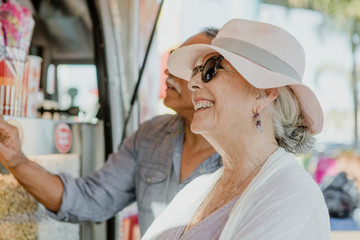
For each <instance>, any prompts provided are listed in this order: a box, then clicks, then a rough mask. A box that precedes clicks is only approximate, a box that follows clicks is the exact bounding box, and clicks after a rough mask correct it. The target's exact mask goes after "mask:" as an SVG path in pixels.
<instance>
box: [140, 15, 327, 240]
mask: <svg viewBox="0 0 360 240" xmlns="http://www.w3.org/2000/svg"><path fill="white" fill-rule="evenodd" d="M304 62H305V56H304V52H303V49H302V46H301V45H300V43H299V42H298V41H297V39H295V38H294V37H293V36H292V35H290V34H289V33H288V32H286V31H285V30H283V29H281V28H279V27H276V26H274V25H271V24H266V23H261V22H255V21H249V20H242V19H234V20H231V21H229V22H228V23H226V24H225V25H224V26H223V27H222V28H221V29H220V31H219V33H218V35H217V36H216V38H215V39H214V40H213V41H212V42H211V44H195V45H191V46H184V47H181V48H179V49H177V50H176V51H174V52H173V53H172V54H171V56H170V58H169V60H168V69H169V72H170V73H171V74H173V75H175V76H177V77H180V78H183V79H186V80H188V81H189V83H188V87H189V89H190V90H191V91H192V94H191V97H192V101H193V104H194V105H195V114H194V119H193V121H192V123H191V130H192V131H193V132H196V133H200V134H201V135H202V136H204V137H205V139H206V140H208V141H209V142H210V143H211V145H212V146H213V147H214V148H215V150H216V151H217V152H218V153H220V155H221V157H222V160H223V164H224V166H223V168H221V169H219V170H218V171H217V172H215V173H214V174H211V175H208V176H203V177H199V178H197V179H196V180H194V181H193V182H191V183H190V184H189V185H187V186H186V187H185V188H184V189H183V190H182V191H180V192H179V193H178V195H177V196H176V197H175V198H174V200H173V201H172V203H171V204H170V205H169V207H168V208H167V210H166V211H165V212H164V213H163V214H162V215H161V216H160V217H159V218H158V219H156V220H155V222H154V223H153V224H152V226H151V227H150V228H149V230H148V232H147V233H146V234H145V236H144V239H264V240H265V239H304V240H305V239H306V240H309V239H310V240H315V239H316V240H319V239H320V240H322V239H324V240H325V239H329V238H330V225H329V215H328V212H327V208H326V205H325V202H324V198H323V195H322V193H321V191H320V189H319V187H318V186H317V185H316V183H315V182H314V181H313V179H312V178H311V177H310V176H309V174H308V173H307V172H306V171H305V170H304V169H303V168H302V167H301V166H299V164H298V163H297V162H296V160H295V159H294V157H293V155H292V154H290V153H295V154H299V153H303V152H307V151H310V150H311V148H312V147H313V144H314V138H313V135H315V134H317V133H319V132H320V131H321V129H322V125H323V116H322V110H321V107H320V104H319V102H318V100H317V98H316V96H315V95H314V93H313V92H312V90H311V89H310V88H308V87H307V86H305V85H304V84H302V82H301V79H302V75H303V71H304ZM184 209H185V210H184ZM259 226H261V227H259Z"/></svg>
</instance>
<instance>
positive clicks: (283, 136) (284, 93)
mask: <svg viewBox="0 0 360 240" xmlns="http://www.w3.org/2000/svg"><path fill="white" fill-rule="evenodd" d="M272 106H273V107H272V110H273V111H272V112H273V122H274V127H275V138H276V141H277V143H278V145H279V146H280V147H283V148H284V149H285V150H286V151H288V152H291V153H294V154H305V153H309V152H310V151H311V150H312V148H313V147H314V145H315V138H314V137H313V135H312V134H311V133H310V131H309V129H308V127H306V126H304V116H303V114H302V112H301V109H300V105H299V102H298V100H297V98H296V96H295V94H294V92H293V91H292V90H291V88H290V87H280V88H278V97H277V99H276V100H275V101H274V104H273V105H272Z"/></svg>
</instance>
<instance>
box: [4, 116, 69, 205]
mask: <svg viewBox="0 0 360 240" xmlns="http://www.w3.org/2000/svg"><path fill="white" fill-rule="evenodd" d="M0 163H1V164H2V165H3V166H4V167H6V168H7V169H8V170H9V171H10V172H11V173H12V174H13V175H14V177H15V178H16V179H17V180H18V182H19V183H20V184H21V185H22V186H23V187H24V188H25V189H26V190H27V191H28V192H29V193H30V194H31V195H33V196H34V197H35V199H36V200H38V201H39V202H40V203H42V204H43V205H44V206H45V207H46V208H48V209H49V210H51V211H53V212H57V211H58V210H59V209H60V205H61V200H62V195H63V192H64V186H63V183H62V181H61V180H60V178H59V177H58V176H55V175H53V174H51V173H49V172H47V171H46V170H45V169H43V168H42V167H40V166H39V165H37V164H36V163H34V162H32V161H30V160H29V159H27V158H26V157H25V156H24V154H23V153H22V151H21V143H20V139H19V134H18V130H17V128H16V127H14V126H12V125H10V124H8V123H6V122H5V121H4V117H3V116H2V115H0Z"/></svg>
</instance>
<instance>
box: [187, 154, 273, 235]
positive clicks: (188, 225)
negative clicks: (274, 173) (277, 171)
mask: <svg viewBox="0 0 360 240" xmlns="http://www.w3.org/2000/svg"><path fill="white" fill-rule="evenodd" d="M265 162H266V161H264V162H263V163H262V164H260V165H259V166H258V167H256V168H255V170H254V171H252V172H250V174H249V175H247V176H246V177H245V178H244V179H243V180H241V181H240V183H239V184H238V185H236V186H235V187H234V188H233V190H231V192H230V193H229V194H228V195H227V196H226V197H225V198H224V199H223V200H221V201H220V203H218V204H217V205H216V206H215V207H214V208H213V209H212V210H211V211H210V212H209V213H208V214H207V216H209V215H211V214H212V213H213V212H215V211H216V210H217V209H218V208H219V207H220V206H221V204H222V203H223V202H225V201H226V200H227V199H229V197H230V196H231V195H232V194H233V193H234V192H235V191H236V190H237V189H238V188H239V187H240V186H241V184H242V183H243V182H245V181H246V179H248V178H249V177H250V176H251V175H253V174H254V173H255V172H256V171H257V170H259V168H260V167H262V166H263V165H264V163H265ZM220 179H221V178H219V180H217V182H216V183H215V184H214V187H213V188H212V189H211V191H210V192H209V193H208V195H207V196H206V198H205V199H204V200H203V201H202V203H201V204H200V206H199V208H198V209H197V210H196V212H195V213H194V215H193V216H192V217H191V219H190V221H189V222H188V224H187V225H186V228H185V229H184V232H183V233H182V235H183V234H184V233H185V232H186V231H187V230H189V229H190V227H191V223H192V222H193V221H194V218H195V216H196V215H197V214H198V213H199V211H200V209H201V208H202V207H203V206H204V205H205V202H207V201H208V199H209V198H210V195H211V194H212V192H213V191H214V188H215V187H216V185H217V184H218V183H219V181H220Z"/></svg>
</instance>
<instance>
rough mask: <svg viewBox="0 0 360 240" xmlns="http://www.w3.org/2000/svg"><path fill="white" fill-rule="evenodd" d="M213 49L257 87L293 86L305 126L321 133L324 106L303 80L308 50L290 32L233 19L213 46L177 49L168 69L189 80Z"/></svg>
mask: <svg viewBox="0 0 360 240" xmlns="http://www.w3.org/2000/svg"><path fill="white" fill-rule="evenodd" d="M213 52H218V53H219V54H221V55H222V56H223V57H224V58H225V59H226V60H227V61H228V62H229V63H230V64H231V65H232V66H233V67H234V68H235V69H236V70H237V71H238V72H239V73H240V74H241V75H242V76H243V77H244V78H245V79H246V80H247V81H248V82H249V83H250V84H251V85H253V86H254V87H256V88H259V89H267V88H276V87H282V86H289V87H290V88H291V89H292V90H293V92H294V93H295V95H296V97H297V99H298V101H299V104H300V108H301V110H302V113H303V115H304V117H305V122H304V125H305V126H307V127H308V128H309V130H310V132H311V133H312V134H314V135H315V134H318V133H319V132H321V130H322V127H323V122H324V118H323V112H322V109H321V106H320V104H319V101H318V99H317V98H316V96H315V94H314V93H313V92H312V91H311V89H310V88H309V87H307V86H306V85H304V84H303V83H302V77H303V73H304V67H305V54H304V50H303V48H302V46H301V45H300V43H299V42H298V41H297V40H296V39H295V37H293V36H292V35H291V34H290V33H288V32H287V31H285V30H284V29H282V28H279V27H277V26H274V25H271V24H268V23H262V22H256V21H249V20H243V19H233V20H230V21H229V22H227V23H226V24H225V25H224V26H223V27H222V28H221V29H220V31H219V33H218V34H217V36H216V37H215V38H214V40H213V41H212V43H211V45H207V44H194V45H189V46H184V47H181V48H179V49H177V50H175V51H174V52H173V53H172V54H170V56H169V59H168V62H167V67H168V70H169V72H170V73H171V74H173V75H174V76H177V77H179V78H182V79H185V80H187V81H189V80H190V78H191V75H192V71H193V69H194V67H195V66H198V65H201V64H202V61H203V58H204V57H205V56H206V55H208V54H209V53H213Z"/></svg>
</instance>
